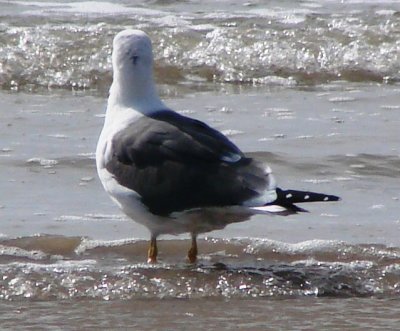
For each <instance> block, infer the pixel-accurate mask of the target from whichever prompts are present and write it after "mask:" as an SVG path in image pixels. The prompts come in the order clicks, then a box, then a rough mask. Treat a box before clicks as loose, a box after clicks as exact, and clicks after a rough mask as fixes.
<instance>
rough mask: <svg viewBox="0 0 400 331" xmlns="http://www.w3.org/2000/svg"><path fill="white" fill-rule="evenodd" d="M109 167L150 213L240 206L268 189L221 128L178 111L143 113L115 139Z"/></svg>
mask: <svg viewBox="0 0 400 331" xmlns="http://www.w3.org/2000/svg"><path fill="white" fill-rule="evenodd" d="M112 150H113V153H112V157H111V159H110V160H108V162H107V164H106V168H107V170H108V171H109V172H111V173H112V174H113V176H114V177H115V179H116V180H117V181H118V182H119V183H120V184H121V185H123V186H125V187H128V188H130V189H132V190H134V191H136V192H137V193H138V194H139V195H140V196H141V198H142V201H143V203H144V204H145V205H146V206H147V207H148V208H149V210H150V211H151V212H153V213H154V214H159V215H168V214H170V213H171V212H174V211H182V210H185V209H190V208H197V207H206V206H225V205H240V204H241V203H243V202H244V201H246V200H248V199H251V198H253V197H255V196H257V195H258V194H259V192H260V191H261V190H262V187H265V185H266V183H265V181H266V180H267V179H263V177H265V173H263V171H262V170H261V169H260V168H259V167H258V166H257V165H256V164H255V163H254V162H253V161H252V159H249V158H246V157H245V156H244V155H243V154H242V152H241V151H240V150H239V149H238V148H237V147H236V146H235V145H234V144H233V143H231V142H230V141H229V140H228V139H227V138H226V137H225V136H223V135H222V134H221V133H219V132H218V131H216V130H214V129H212V128H210V127H209V126H207V125H206V124H204V123H202V122H200V121H196V120H193V119H190V118H187V117H184V116H181V115H178V114H176V113H173V112H170V111H165V112H158V113H155V114H153V115H151V116H150V117H146V116H144V117H142V118H140V119H139V120H137V121H136V122H134V123H132V124H131V125H130V126H128V127H127V128H126V129H124V130H122V131H120V132H119V133H118V134H117V135H116V136H115V137H114V139H113V142H112Z"/></svg>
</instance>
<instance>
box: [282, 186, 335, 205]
mask: <svg viewBox="0 0 400 331" xmlns="http://www.w3.org/2000/svg"><path fill="white" fill-rule="evenodd" d="M276 193H277V199H276V202H277V203H278V204H283V205H287V204H294V203H303V202H328V201H339V200H341V199H340V197H338V196H336V195H332V194H324V193H316V192H309V191H297V190H282V189H280V188H277V189H276Z"/></svg>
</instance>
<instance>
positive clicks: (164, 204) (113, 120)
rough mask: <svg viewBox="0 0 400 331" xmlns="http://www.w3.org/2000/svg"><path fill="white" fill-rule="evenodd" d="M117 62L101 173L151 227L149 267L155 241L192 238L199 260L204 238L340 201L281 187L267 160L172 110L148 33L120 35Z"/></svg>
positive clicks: (192, 258) (121, 202)
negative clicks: (308, 205)
mask: <svg viewBox="0 0 400 331" xmlns="http://www.w3.org/2000/svg"><path fill="white" fill-rule="evenodd" d="M112 65H113V82H112V85H111V87H110V94H109V98H108V103H107V110H106V116H105V121H104V126H103V129H102V131H101V134H100V137H99V141H98V145H97V149H96V166H97V172H98V175H99V178H100V180H101V183H102V185H103V187H104V189H105V190H106V192H107V193H108V194H109V195H110V197H111V199H112V200H113V201H115V203H116V204H117V205H118V206H119V207H120V208H121V210H122V211H123V212H124V213H125V214H126V215H127V216H129V217H130V218H131V219H133V220H134V221H136V222H137V223H139V224H142V225H144V226H145V227H147V228H148V230H149V232H150V238H151V239H150V245H149V249H148V262H149V263H156V262H157V254H158V250H157V237H158V236H160V235H163V234H181V233H190V234H191V238H192V241H191V247H190V249H189V251H188V254H187V257H188V260H189V262H190V263H194V262H196V259H197V254H198V249H197V240H196V239H197V236H198V234H200V233H204V232H208V231H212V230H214V229H220V228H223V227H224V226H226V224H229V223H231V222H238V221H243V220H245V219H248V218H249V217H250V216H251V215H253V214H260V213H261V214H264V213H265V214H268V213H282V212H284V211H291V212H297V211H304V210H303V209H302V208H300V207H298V206H296V205H295V204H296V203H301V202H314V201H337V200H339V198H338V197H337V196H334V195H327V194H321V193H315V192H305V191H297V190H283V189H281V188H279V187H278V186H277V185H276V181H275V179H274V177H273V175H272V172H271V169H270V168H269V166H268V165H266V164H265V163H264V162H261V161H259V160H256V159H253V158H251V157H249V156H246V155H245V154H244V153H243V152H242V151H241V150H240V149H239V148H238V147H237V146H236V145H235V144H233V143H232V142H231V141H230V140H229V139H228V138H226V137H225V136H224V135H223V134H222V133H220V132H219V131H217V130H215V129H213V128H211V127H210V126H208V125H207V124H205V123H203V122H201V121H199V120H196V119H192V118H189V117H186V116H183V115H180V114H179V113H177V112H175V111H173V110H171V109H170V108H168V107H167V106H166V105H165V104H164V102H163V101H162V100H161V99H160V98H159V96H158V93H157V90H156V86H155V83H154V79H153V52H152V43H151V40H150V38H149V37H148V35H147V34H146V33H145V32H143V31H140V30H132V29H127V30H124V31H121V32H119V33H118V34H117V35H116V36H115V38H114V41H113V52H112Z"/></svg>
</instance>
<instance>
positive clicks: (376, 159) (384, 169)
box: [329, 153, 400, 177]
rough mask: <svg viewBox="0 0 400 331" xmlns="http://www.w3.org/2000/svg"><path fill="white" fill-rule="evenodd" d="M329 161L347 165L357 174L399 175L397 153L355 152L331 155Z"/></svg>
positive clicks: (399, 162) (399, 158) (399, 159)
mask: <svg viewBox="0 0 400 331" xmlns="http://www.w3.org/2000/svg"><path fill="white" fill-rule="evenodd" d="M329 161H330V162H334V163H340V164H342V165H345V166H347V167H348V168H349V169H350V170H351V172H353V173H355V174H358V175H368V176H384V177H399V176H400V157H399V156H398V155H379V154H363V153H361V154H355V155H346V156H340V155H337V156H333V157H330V158H329Z"/></svg>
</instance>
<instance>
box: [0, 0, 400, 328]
mask: <svg viewBox="0 0 400 331" xmlns="http://www.w3.org/2000/svg"><path fill="white" fill-rule="evenodd" d="M0 8H1V9H0V134H1V139H0V270H1V272H0V328H1V329H2V330H16V329H18V330H22V329H32V330H36V329H51V330H55V329H61V330H81V329H88V330H90V329H93V330H94V329H96V330H97V329H121V328H122V329H124V328H125V329H138V330H150V329H151V330H154V329H156V330H187V329H198V328H200V327H201V328H204V327H207V329H210V330H213V329H218V330H221V329H222V330H224V329H234V328H236V329H240V330H245V329H246V330H277V329H285V330H286V329H296V330H315V329H324V330H365V329H371V330H394V329H396V328H397V327H398V315H399V308H398V305H399V298H400V296H399V293H400V292H399V291H400V290H399V289H400V216H399V215H400V213H399V212H400V190H399V187H400V186H399V178H400V151H399V143H400V134H399V132H398V131H399V129H398V128H399V127H400V97H399V92H400V86H399V78H400V59H399V54H400V43H399V40H400V39H399V37H400V3H399V2H398V1H389V0H387V1H379V2H376V1H358V0H353V1H341V2H338V1H329V0H318V1H248V2H242V1H234V0H227V1H221V2H214V1H201V2H195V1H141V2H131V1H116V2H100V1H69V2H62V1H0ZM132 27H133V28H138V29H143V30H145V31H146V32H147V33H148V34H149V35H150V36H151V38H152V40H153V47H154V52H155V60H156V67H155V77H156V81H157V83H158V86H159V91H160V94H161V95H162V97H163V99H165V100H166V103H167V104H168V105H169V106H170V107H171V108H173V109H176V110H177V111H179V112H181V113H183V114H186V115H189V116H192V117H195V118H198V119H201V120H203V121H206V122H207V123H209V124H210V125H211V126H213V127H215V128H217V129H219V130H221V131H222V132H223V133H224V134H226V135H227V136H228V137H229V138H230V139H232V140H233V141H234V142H235V143H236V144H237V145H238V146H239V147H240V148H241V149H242V150H243V151H245V152H248V153H249V154H250V155H252V156H254V157H257V158H260V159H263V160H265V161H267V162H268V163H269V164H270V166H271V168H272V170H273V172H274V174H275V176H276V178H277V180H278V184H279V186H281V187H283V188H294V189H304V190H313V191H320V192H325V193H331V194H336V195H339V196H341V197H342V200H341V201H340V202H337V203H315V204H305V205H303V207H305V208H306V209H307V210H308V211H309V212H308V213H301V214H296V215H290V216H268V215H258V216H254V217H252V218H251V219H250V220H248V221H246V222H237V223H232V224H223V225H221V226H219V228H218V229H215V230H214V231H212V232H210V233H207V234H205V235H203V236H202V237H201V239H200V240H199V250H200V257H199V262H198V263H197V264H196V265H190V264H188V263H187V261H186V260H185V255H186V254H185V252H186V250H187V249H188V247H189V245H190V241H189V240H188V238H187V237H186V236H178V237H175V236H165V237H163V238H162V240H160V243H159V249H160V263H159V264H157V265H147V264H146V263H145V260H146V258H145V257H146V250H147V244H148V242H147V240H148V232H147V230H146V229H145V228H143V227H141V226H140V225H138V224H136V223H135V222H133V221H131V220H129V219H127V218H126V217H125V216H124V215H123V214H122V213H121V212H120V211H119V210H118V208H117V207H116V206H115V205H114V204H113V203H112V202H111V201H110V199H109V198H108V197H107V195H106V194H105V193H104V192H103V189H102V187H101V184H100V183H99V180H98V178H97V174H96V170H95V164H94V157H95V156H94V151H95V146H96V142H97V138H98V135H99V133H100V130H101V127H102V122H103V120H104V111H105V104H106V98H107V94H108V88H109V85H110V83H111V79H112V71H111V60H110V55H111V51H112V49H111V44H112V39H113V37H114V35H115V34H116V33H117V32H118V31H120V30H122V29H124V28H132Z"/></svg>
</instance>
